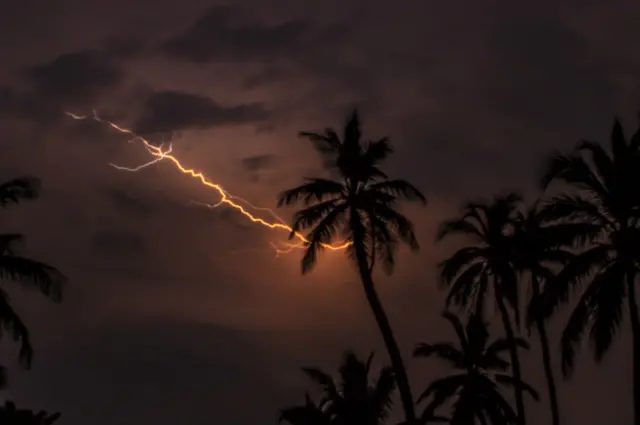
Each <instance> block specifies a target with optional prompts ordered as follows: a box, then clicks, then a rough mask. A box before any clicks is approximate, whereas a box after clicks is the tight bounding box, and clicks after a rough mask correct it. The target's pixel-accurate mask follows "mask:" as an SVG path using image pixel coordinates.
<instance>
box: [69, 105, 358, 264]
mask: <svg viewBox="0 0 640 425" xmlns="http://www.w3.org/2000/svg"><path fill="white" fill-rule="evenodd" d="M66 114H67V115H68V116H70V117H71V118H73V119H74V120H85V119H88V118H91V119H93V120H95V121H98V122H100V123H103V124H107V125H109V126H110V127H111V128H113V129H115V130H117V131H119V132H120V133H123V134H127V135H129V136H131V137H132V139H131V142H136V141H137V142H141V143H142V145H143V146H144V148H145V149H146V151H147V152H148V153H149V154H150V155H151V156H152V157H153V158H152V159H151V160H149V161H148V162H146V163H144V164H141V165H138V166H137V167H122V166H120V165H116V164H109V165H111V166H112V167H114V168H116V169H118V170H121V171H129V172H136V171H140V170H142V169H143V168H146V167H149V166H151V165H154V164H156V163H158V162H160V161H163V160H167V161H169V162H171V163H172V164H173V166H174V167H175V168H176V169H178V170H179V171H180V172H181V173H182V174H186V175H188V176H190V177H192V178H194V179H196V180H198V181H200V183H201V184H202V185H203V186H206V187H208V188H210V189H213V190H215V191H216V192H218V195H219V196H220V200H219V201H218V202H217V203H215V204H205V203H197V202H194V203H197V204H200V205H203V206H206V207H208V208H217V207H220V206H222V205H226V206H228V207H231V208H233V209H234V210H236V211H238V212H239V213H240V214H242V215H243V216H245V217H246V218H247V219H248V220H249V221H251V222H252V223H255V224H258V225H260V226H263V227H267V228H269V229H272V230H286V231H287V232H291V230H292V229H291V227H290V226H289V225H287V224H286V222H285V221H284V220H283V219H281V218H280V217H278V215H277V214H276V213H275V212H274V211H273V210H271V209H270V208H263V207H256V206H254V205H252V204H251V203H249V202H248V201H246V200H244V199H242V198H240V197H239V196H236V195H231V194H230V193H228V192H227V191H226V190H225V189H224V188H223V187H222V186H221V185H219V184H217V183H213V182H212V181H210V180H209V179H208V178H207V177H206V176H205V175H204V174H203V173H202V172H200V171H196V170H194V169H192V168H187V167H185V166H184V165H182V163H181V162H180V160H179V159H178V158H176V157H175V156H174V155H173V154H172V152H173V151H172V146H171V144H169V146H168V148H167V149H163V147H162V145H160V146H154V145H152V144H151V143H150V142H149V141H148V140H146V139H145V138H144V137H141V136H138V135H137V134H135V133H134V132H133V131H132V130H130V129H128V128H124V127H120V126H119V125H117V124H115V123H113V122H111V121H107V120H104V119H102V118H100V117H99V116H98V114H97V113H96V111H93V116H91V117H89V116H86V115H76V114H74V113H71V112H66ZM250 210H252V211H263V212H265V213H267V214H269V215H271V216H272V217H273V218H274V219H275V220H276V221H267V220H265V219H263V218H261V217H259V216H257V215H255V214H252V213H251V212H250ZM294 237H295V238H296V239H298V242H297V243H287V242H281V244H282V245H281V246H282V248H278V246H276V245H275V244H274V243H271V244H270V245H271V246H272V247H273V249H274V250H275V251H276V254H277V255H280V254H288V253H290V252H292V251H293V250H295V249H301V248H304V247H305V243H306V242H308V240H307V239H306V238H305V237H304V236H303V235H302V234H300V233H297V232H296V233H295V234H294ZM349 245H351V242H343V243H340V244H336V245H328V244H322V246H323V247H324V248H327V249H330V250H332V251H339V250H342V249H345V248H346V247H348V246H349Z"/></svg>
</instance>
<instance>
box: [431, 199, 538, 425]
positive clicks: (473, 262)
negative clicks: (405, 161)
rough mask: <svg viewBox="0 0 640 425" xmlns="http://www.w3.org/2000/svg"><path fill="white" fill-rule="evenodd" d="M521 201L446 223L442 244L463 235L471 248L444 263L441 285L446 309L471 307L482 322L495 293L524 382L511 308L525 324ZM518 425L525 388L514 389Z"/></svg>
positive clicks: (466, 210)
mask: <svg viewBox="0 0 640 425" xmlns="http://www.w3.org/2000/svg"><path fill="white" fill-rule="evenodd" d="M520 200H521V198H520V196H519V195H517V194H515V193H510V194H508V195H505V196H499V197H496V198H495V199H494V200H493V202H491V203H484V202H479V203H468V204H466V205H465V206H464V207H463V211H462V215H461V216H460V217H458V218H456V219H453V220H449V221H445V222H444V223H443V224H442V226H441V227H440V230H439V232H438V235H437V240H442V239H443V238H445V237H447V236H450V235H458V234H460V235H463V236H466V237H468V238H469V240H470V242H471V243H472V244H471V245H469V246H465V247H463V248H461V249H460V250H458V251H457V252H456V253H455V254H453V255H452V256H451V257H450V258H449V259H447V260H445V261H443V262H442V263H440V275H441V277H442V282H443V283H444V284H445V285H447V286H449V287H450V290H449V295H448V296H447V305H450V304H451V303H454V304H456V305H460V306H466V307H467V308H470V309H472V310H473V311H474V314H477V315H478V316H479V317H483V314H484V304H485V302H486V297H487V291H489V290H490V288H491V287H492V288H493V294H492V296H493V299H494V300H495V303H496V305H497V307H498V310H499V312H500V317H501V319H502V324H503V326H504V329H505V333H506V336H507V340H508V341H510V344H509V351H510V356H511V367H512V369H513V375H514V377H515V379H516V380H517V381H520V380H521V373H520V361H519V359H518V351H517V339H516V337H515V335H514V331H513V326H512V323H511V318H510V316H509V311H508V306H509V307H511V309H512V310H513V312H514V320H515V323H516V325H517V326H519V323H520V309H519V295H518V294H519V291H518V284H519V282H518V277H519V276H518V275H519V271H518V269H517V265H516V263H515V262H516V260H517V257H515V256H514V254H515V251H514V242H515V241H514V238H513V234H514V231H515V227H516V225H517V219H518V204H519V202H520ZM515 395H516V411H517V415H518V422H519V423H520V424H524V423H525V420H526V419H525V412H524V402H523V396H522V387H520V386H516V387H515Z"/></svg>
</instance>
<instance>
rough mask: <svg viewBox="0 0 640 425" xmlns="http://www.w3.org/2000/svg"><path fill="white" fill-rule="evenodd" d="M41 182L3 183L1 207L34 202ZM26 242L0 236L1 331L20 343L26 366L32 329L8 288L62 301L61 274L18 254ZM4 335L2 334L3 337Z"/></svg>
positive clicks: (29, 180)
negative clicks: (15, 286) (12, 286)
mask: <svg viewBox="0 0 640 425" xmlns="http://www.w3.org/2000/svg"><path fill="white" fill-rule="evenodd" d="M38 188H39V181H38V180H37V179H35V178H30V177H24V178H18V179H14V180H10V181H8V182H5V183H2V184H0V207H7V206H9V205H10V204H18V203H20V202H22V201H25V200H32V199H35V198H36V197H37V196H38ZM22 240H23V235H20V234H14V233H10V234H0V329H1V328H2V327H4V328H5V329H7V330H8V331H9V332H10V333H11V336H12V337H13V339H14V340H15V341H17V342H19V343H20V345H21V347H20V354H19V357H20V360H21V362H22V363H23V365H25V366H26V367H29V366H30V365H31V360H32V357H33V347H32V346H31V340H30V337H29V330H28V329H27V326H26V325H25V324H24V322H23V321H22V319H21V318H20V316H19V315H18V314H17V313H16V312H15V310H14V309H13V307H12V306H11V303H10V301H9V296H8V294H7V292H6V290H5V289H4V288H5V285H6V284H7V283H10V282H11V283H17V284H20V285H21V286H24V287H25V288H28V289H35V290H38V291H39V292H41V293H42V294H44V295H45V296H47V297H49V298H50V299H52V300H53V301H56V302H57V301H60V299H61V285H62V282H63V280H64V277H63V276H62V274H61V273H60V272H59V271H58V270H56V269H55V268H53V267H51V266H49V265H47V264H44V263H41V262H39V261H35V260H32V259H29V258H26V257H23V256H21V255H19V254H18V253H17V252H16V249H15V247H16V244H17V243H18V242H21V241H22ZM1 336H2V333H0V337H1Z"/></svg>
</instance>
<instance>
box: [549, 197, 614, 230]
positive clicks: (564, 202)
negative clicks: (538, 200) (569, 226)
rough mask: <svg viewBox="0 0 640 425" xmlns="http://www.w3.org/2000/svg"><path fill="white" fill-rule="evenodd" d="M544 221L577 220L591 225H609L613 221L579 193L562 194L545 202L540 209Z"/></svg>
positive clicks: (595, 204)
mask: <svg viewBox="0 0 640 425" xmlns="http://www.w3.org/2000/svg"><path fill="white" fill-rule="evenodd" d="M540 215H541V217H542V218H543V219H544V220H546V221H556V220H570V221H571V220H579V221H580V222H582V223H587V224H592V225H599V226H604V225H611V224H613V221H612V219H611V218H610V217H608V216H607V215H606V214H605V213H604V212H603V211H602V209H601V207H600V206H599V204H598V203H596V202H595V201H594V200H592V199H588V198H586V197H584V196H581V195H578V196H576V195H568V194H562V195H557V196H554V197H553V198H551V199H550V200H549V201H547V202H545V203H544V204H543V206H542V208H541V210H540Z"/></svg>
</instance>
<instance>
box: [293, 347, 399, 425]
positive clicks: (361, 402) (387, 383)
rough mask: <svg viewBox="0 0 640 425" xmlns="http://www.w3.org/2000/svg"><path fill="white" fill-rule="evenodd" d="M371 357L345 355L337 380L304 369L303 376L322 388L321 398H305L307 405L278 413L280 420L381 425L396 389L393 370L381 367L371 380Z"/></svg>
mask: <svg viewBox="0 0 640 425" xmlns="http://www.w3.org/2000/svg"><path fill="white" fill-rule="evenodd" d="M372 360H373V354H371V355H370V356H369V358H368V359H367V360H366V361H362V360H360V359H358V357H356V355H355V354H354V353H353V352H350V351H348V352H346V353H345V355H344V359H343V362H342V365H341V367H340V370H339V377H340V378H339V381H338V382H336V381H335V380H334V379H333V378H332V377H331V376H330V375H328V374H327V373H325V372H323V371H321V370H320V369H317V368H303V371H304V373H305V374H306V375H307V376H308V377H309V378H311V380H313V382H315V383H316V384H317V385H319V386H320V387H321V388H322V392H323V395H322V399H321V401H320V402H319V404H316V403H314V402H313V401H312V400H311V398H310V397H309V395H308V394H307V395H306V403H305V405H302V406H294V407H290V408H287V409H284V410H283V411H282V412H281V417H280V418H281V420H283V421H287V422H289V423H290V424H291V425H298V424H300V425H302V424H309V425H316V424H317V425H321V424H334V425H348V424H361V425H381V424H383V423H384V421H385V420H386V419H387V417H388V415H389V413H390V410H391V396H392V394H393V392H394V390H395V381H394V378H393V371H392V369H391V368H390V367H383V368H382V369H381V370H380V372H379V374H378V376H377V378H376V379H375V380H373V381H371V376H370V374H371V362H372Z"/></svg>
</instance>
